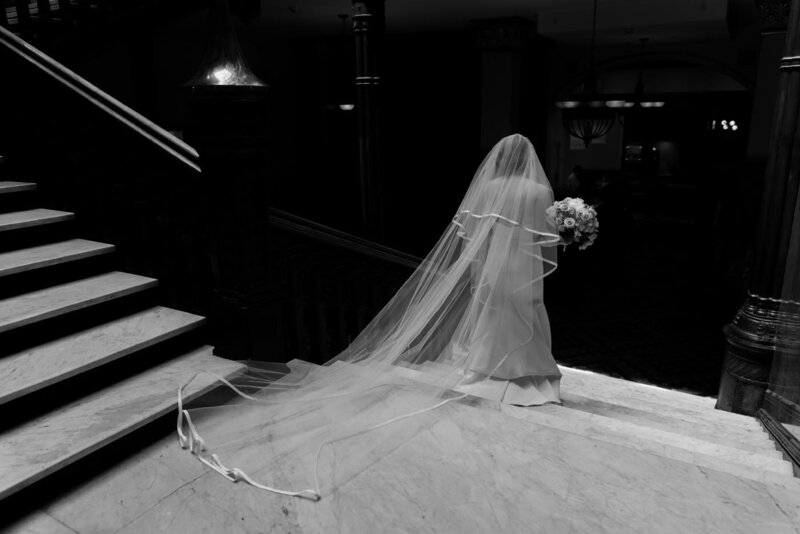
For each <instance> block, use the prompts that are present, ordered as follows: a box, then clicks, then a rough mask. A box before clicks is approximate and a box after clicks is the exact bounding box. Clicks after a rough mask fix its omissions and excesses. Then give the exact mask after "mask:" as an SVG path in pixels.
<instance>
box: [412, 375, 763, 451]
mask: <svg viewBox="0 0 800 534" xmlns="http://www.w3.org/2000/svg"><path fill="white" fill-rule="evenodd" d="M438 365H440V364H437V363H433V362H426V363H424V364H423V366H438ZM559 369H561V372H562V375H563V376H562V379H561V393H562V400H563V401H564V403H565V405H568V406H570V407H572V408H575V409H581V410H585V411H589V412H593V413H597V414H600V415H607V416H610V417H615V418H620V419H624V420H628V421H632V422H638V423H640V424H645V425H648V426H652V427H653V428H660V429H664V430H670V431H674V432H679V433H683V434H685V435H689V436H698V435H702V436H704V437H706V438H708V439H710V440H712V441H714V442H716V443H719V444H721V445H728V446H732V447H737V448H741V449H744V450H753V451H759V452H763V451H765V450H767V449H766V446H767V445H766V444H767V441H768V439H769V438H768V437H767V436H766V435H765V433H764V431H763V429H762V428H761V425H760V424H759V423H758V421H756V419H755V418H754V417H748V416H744V415H739V414H734V413H730V412H725V411H721V410H717V409H715V408H714V404H715V402H716V401H715V400H714V399H712V398H708V397H700V396H698V395H693V394H691V393H684V392H681V391H675V390H669V389H665V388H660V387H657V386H652V385H649V384H640V383H638V382H632V381H629V380H622V379H619V378H613V377H610V376H606V375H603V374H599V373H594V372H591V371H584V370H581V369H573V368H570V367H565V366H559ZM772 448H773V449H774V447H772Z"/></svg>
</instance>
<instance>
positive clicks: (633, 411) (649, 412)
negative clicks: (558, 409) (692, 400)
mask: <svg viewBox="0 0 800 534" xmlns="http://www.w3.org/2000/svg"><path fill="white" fill-rule="evenodd" d="M573 391H574V390H572V389H570V388H569V386H566V387H562V390H561V401H562V402H563V404H564V406H566V407H568V408H572V409H575V410H581V411H584V412H587V413H593V414H596V415H602V416H606V417H612V418H614V419H618V420H620V421H627V422H630V423H635V424H638V425H641V426H646V427H649V428H653V429H656V430H659V429H660V430H669V431H671V432H675V433H678V434H683V435H685V436H693V437H700V438H703V439H705V440H707V441H711V442H714V443H718V444H720V445H727V446H730V447H736V448H738V449H742V450H747V451H755V452H761V453H766V451H769V454H773V455H775V456H780V453H779V452H778V451H777V450H775V447H774V446H773V445H772V444H771V442H770V440H769V436H767V434H766V432H764V430H763V428H761V426H760V425H749V424H748V425H731V424H730V423H729V422H728V421H725V420H724V419H723V418H719V419H718V418H716V417H715V416H716V414H717V413H718V412H719V410H712V411H709V413H706V414H702V416H701V415H698V414H685V413H681V412H680V411H679V410H674V409H670V408H669V407H661V408H659V407H653V406H648V405H646V404H642V405H639V406H630V405H626V404H618V403H616V402H615V401H614V399H603V398H599V399H598V398H597V397H596V392H595V390H593V389H591V388H589V387H587V388H582V389H581V390H580V394H577V393H573Z"/></svg>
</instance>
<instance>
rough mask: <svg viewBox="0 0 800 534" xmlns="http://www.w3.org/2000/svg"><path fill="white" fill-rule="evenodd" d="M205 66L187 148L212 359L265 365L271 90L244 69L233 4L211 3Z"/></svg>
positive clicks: (192, 104)
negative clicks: (195, 159)
mask: <svg viewBox="0 0 800 534" xmlns="http://www.w3.org/2000/svg"><path fill="white" fill-rule="evenodd" d="M210 26H211V35H210V38H209V45H208V48H207V51H206V55H205V59H204V62H203V66H202V68H201V69H200V71H199V73H198V74H197V75H196V76H195V77H194V78H193V79H192V80H191V81H190V82H188V83H187V84H186V85H185V91H186V96H187V100H188V104H189V121H188V125H187V126H188V127H187V130H186V137H187V141H188V142H189V143H190V144H191V145H193V146H194V147H195V148H196V149H197V151H198V153H199V155H200V168H201V169H202V175H201V176H202V178H201V183H198V187H200V188H202V190H203V191H204V192H205V195H203V196H204V200H205V205H204V206H202V207H199V209H202V210H203V211H204V217H203V219H204V227H205V233H206V235H207V237H208V251H209V258H210V262H211V265H212V272H213V274H214V280H213V284H214V287H213V289H212V291H213V295H212V300H211V310H210V312H209V315H210V317H209V318H210V322H211V331H212V344H213V345H214V347H215V350H214V353H215V354H217V355H220V356H224V357H226V358H232V359H246V358H254V359H259V358H264V357H266V341H267V340H266V336H265V334H264V332H265V330H266V326H267V302H268V294H267V288H268V284H267V259H268V229H269V197H268V193H269V191H268V187H267V181H266V174H265V155H266V150H265V148H266V141H265V108H266V97H267V91H268V86H266V85H265V84H263V83H262V82H261V81H259V80H258V79H257V78H255V76H253V75H252V74H251V73H250V71H249V70H248V69H247V66H246V65H245V63H244V61H243V58H242V55H241V51H240V49H239V45H238V42H237V40H236V35H235V33H234V32H233V28H232V25H231V19H230V15H229V13H228V8H227V2H226V1H225V0H218V1H215V2H214V3H212V8H211V13H210Z"/></svg>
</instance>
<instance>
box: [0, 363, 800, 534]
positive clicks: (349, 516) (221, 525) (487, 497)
mask: <svg viewBox="0 0 800 534" xmlns="http://www.w3.org/2000/svg"><path fill="white" fill-rule="evenodd" d="M586 380H587V381H585V382H584V387H585V388H586V389H584V390H582V391H581V392H580V393H581V394H582V395H584V396H587V397H592V389H591V388H592V382H591V377H590V378H587V379H586ZM465 401H466V402H465ZM465 401H462V402H459V403H451V404H448V405H446V406H445V407H443V408H442V409H443V410H446V415H447V417H446V418H444V419H442V420H441V421H440V422H439V423H438V424H436V425H434V426H432V427H431V428H428V429H427V430H424V431H423V432H421V433H419V434H418V435H416V436H415V437H413V438H412V439H410V440H409V441H408V442H406V443H405V444H403V445H402V446H401V447H399V448H397V449H396V450H394V451H393V452H391V453H390V454H388V455H387V456H385V457H384V458H383V459H382V460H381V461H379V462H378V463H376V464H374V465H372V466H370V467H369V468H368V469H367V470H365V471H363V472H362V473H360V474H359V475H358V476H356V477H355V478H352V479H351V480H349V481H348V482H347V483H346V484H344V486H343V487H341V488H340V489H339V490H338V491H336V492H334V493H333V494H331V495H326V496H325V497H324V498H323V499H322V500H321V501H319V502H316V503H314V502H309V501H305V500H300V499H295V498H289V497H281V496H277V495H274V494H270V493H266V492H263V491H260V490H257V489H255V488H252V487H249V486H246V485H243V484H233V483H231V482H229V481H227V480H226V479H224V478H223V477H221V476H220V475H218V474H216V473H214V472H210V471H209V470H208V469H207V468H206V467H205V466H203V465H202V464H200V463H199V462H197V461H196V459H195V458H193V457H191V456H190V455H189V454H188V453H187V452H186V451H183V450H181V449H180V448H179V447H178V445H177V443H176V440H175V438H174V437H172V436H170V437H168V438H165V439H163V440H160V441H159V442H157V443H155V444H153V445H152V446H150V447H149V448H147V449H146V450H143V451H141V452H140V453H138V454H136V455H134V456H133V457H130V458H127V459H120V461H121V463H120V464H119V465H118V466H117V467H116V468H114V469H112V470H111V471H109V472H106V473H104V474H102V475H101V476H99V477H97V478H95V479H93V480H90V481H89V482H87V483H85V484H84V485H82V486H81V487H79V488H77V489H76V490H75V491H73V492H72V493H70V494H68V495H65V496H63V497H61V498H58V499H57V500H56V501H54V502H52V503H49V504H47V505H45V506H43V507H42V509H41V510H39V511H38V512H37V513H35V514H33V515H32V516H30V518H29V519H28V520H29V521H30V522H31V523H30V524H32V525H33V524H36V523H37V522H38V524H42V523H43V522H45V521H48V520H49V519H52V520H54V521H56V522H57V524H59V525H63V526H65V527H68V528H70V529H72V530H73V531H74V532H80V533H95V532H97V533H99V532H104V533H105V532H108V533H111V532H118V533H125V534H129V533H143V532H147V533H151V532H152V533H159V532H170V533H184V532H185V533H195V532H226V533H228V532H230V533H240V532H247V533H262V532H291V533H312V532H313V533H329V532H346V533H377V532H415V533H416V532H431V533H433V532H436V533H451V532H452V533H486V532H504V533H505V532H510V533H517V532H519V533H522V532H525V533H529V532H533V533H539V532H541V533H562V532H575V533H592V534H594V533H606V532H608V533H612V532H613V533H643V532H647V533H661V532H664V533H675V532H681V533H709V534H711V533H725V534H728V533H733V534H735V533H742V534H745V533H747V534H751V533H765V534H766V533H770V534H773V533H774V534H784V533H795V534H797V533H800V481H798V480H797V479H795V478H792V477H790V476H785V475H779V474H777V473H770V472H768V471H765V473H769V474H768V475H766V476H764V477H763V479H761V480H756V479H755V477H754V476H745V475H748V474H750V473H751V472H753V473H754V472H755V469H752V468H750V469H751V470H750V471H746V470H745V468H741V469H742V470H741V471H740V472H738V473H737V472H735V471H733V472H731V471H728V470H726V466H730V465H736V464H735V463H734V462H730V461H727V460H719V463H718V464H717V468H715V467H714V466H713V465H711V464H710V463H706V464H702V462H700V463H697V462H696V460H697V459H698V458H699V457H700V456H692V455H691V454H690V453H689V452H688V451H687V450H686V449H679V448H675V450H681V451H683V456H670V455H669V454H665V453H664V451H665V450H666V449H662V450H659V449H657V448H652V447H651V448H645V447H641V446H640V443H642V442H643V441H645V439H644V438H640V439H639V441H635V440H632V441H631V442H629V443H625V442H624V441H622V438H623V437H624V436H625V433H626V430H627V429H626V428H625V425H623V426H622V427H620V428H608V427H604V426H603V425H598V426H589V425H588V422H589V421H592V420H593V419H595V417H593V416H592V414H590V413H588V412H584V414H585V415H586V416H585V417H584V422H585V423H587V426H584V427H583V428H578V426H577V424H576V421H578V420H579V419H573V420H572V421H570V424H569V425H567V424H563V423H559V424H562V428H557V427H556V424H555V422H554V420H556V419H558V420H561V419H565V418H564V417H561V418H559V417H558V416H559V414H560V412H559V411H558V410H562V411H563V412H564V413H566V412H569V411H571V410H572V409H570V408H564V407H558V406H549V407H545V408H543V409H542V408H508V407H502V408H501V407H500V406H498V405H496V404H493V403H492V402H490V401H480V400H476V399H465ZM666 402H669V399H668V400H667V401H666ZM661 409H664V408H663V406H662V408H661ZM562 415H563V414H562ZM545 416H546V417H545ZM229 418H230V416H228V418H227V419H226V421H224V422H227V421H228V420H229ZM548 418H550V420H548ZM612 434H613V435H614V436H615V437H614V438H613V439H607V437H606V436H607V435H612ZM650 441H653V440H650ZM369 443H370V440H369V439H352V440H349V441H348V442H347V443H346V444H345V445H346V447H347V448H348V450H349V451H350V453H351V454H354V455H358V454H361V453H363V452H367V451H366V450H364V451H361V450H360V448H363V447H369ZM275 452H277V451H275ZM223 461H224V458H223ZM283 468H284V466H282V465H278V464H276V465H272V466H271V467H268V468H267V469H264V470H263V471H262V472H260V473H258V474H257V475H258V478H259V479H260V480H261V481H262V482H265V483H270V482H273V481H278V482H279V481H280V479H281V477H282V475H281V473H282V472H283ZM328 470H329V467H328V466H325V465H322V466H321V471H320V472H321V475H322V476H323V477H324V476H326V475H330V473H329V472H328ZM323 484H324V483H323ZM25 521H26V520H23V522H21V523H18V524H17V525H16V527H17V530H16V531H21V529H22V528H23V527H24V526H25ZM12 531H14V530H12Z"/></svg>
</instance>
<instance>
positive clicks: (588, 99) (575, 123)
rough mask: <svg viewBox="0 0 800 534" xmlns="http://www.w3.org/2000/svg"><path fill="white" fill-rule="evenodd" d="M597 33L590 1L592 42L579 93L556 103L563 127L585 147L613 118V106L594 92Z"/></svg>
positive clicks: (606, 127) (607, 127)
mask: <svg viewBox="0 0 800 534" xmlns="http://www.w3.org/2000/svg"><path fill="white" fill-rule="evenodd" d="M596 33H597V0H594V12H593V15H592V45H591V48H590V53H589V70H588V72H587V74H586V78H585V79H584V81H583V85H582V87H581V91H580V93H578V94H576V95H572V96H571V97H570V98H569V99H568V100H561V101H559V102H556V106H558V107H559V108H561V117H562V120H563V123H564V128H566V130H567V131H568V132H569V133H570V135H573V136H575V137H577V138H578V139H581V140H582V141H583V143H584V145H585V146H586V147H588V146H589V145H590V144H591V143H592V141H594V140H595V139H598V138H600V137H603V136H604V135H606V134H607V133H608V131H609V130H611V127H612V126H614V121H615V120H616V113H615V112H614V109H612V108H610V107H608V105H607V103H606V101H605V99H604V98H602V97H601V96H600V95H599V94H598V92H597V76H596V74H595V71H594V42H595V36H596Z"/></svg>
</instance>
